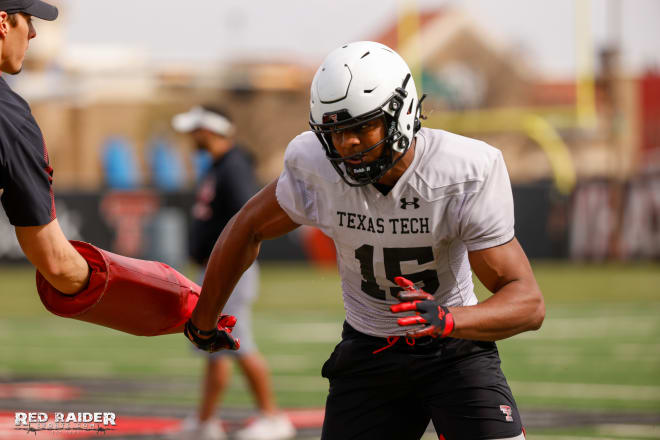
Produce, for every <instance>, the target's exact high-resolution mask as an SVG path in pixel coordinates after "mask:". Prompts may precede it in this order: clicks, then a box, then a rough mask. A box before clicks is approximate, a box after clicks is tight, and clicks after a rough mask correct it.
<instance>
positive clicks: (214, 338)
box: [183, 315, 241, 353]
mask: <svg viewBox="0 0 660 440" xmlns="http://www.w3.org/2000/svg"><path fill="white" fill-rule="evenodd" d="M235 324H236V317H235V316H232V315H220V319H219V320H218V327H217V328H215V329H213V330H206V331H205V330H200V329H199V328H197V326H196V325H195V324H193V322H192V318H190V319H189V320H188V321H187V322H186V325H185V327H184V328H183V333H184V334H185V335H186V337H187V338H188V339H189V340H190V342H192V343H193V344H194V345H195V346H196V347H197V348H199V349H200V350H204V351H208V352H209V353H213V352H216V351H220V350H238V348H239V347H240V346H241V342H240V340H238V339H237V338H234V337H233V336H232V335H231V330H232V328H233V327H234V325H235Z"/></svg>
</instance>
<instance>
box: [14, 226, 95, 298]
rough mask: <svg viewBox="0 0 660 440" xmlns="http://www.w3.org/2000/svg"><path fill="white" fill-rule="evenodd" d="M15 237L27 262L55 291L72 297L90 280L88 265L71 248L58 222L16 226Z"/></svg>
mask: <svg viewBox="0 0 660 440" xmlns="http://www.w3.org/2000/svg"><path fill="white" fill-rule="evenodd" d="M16 237H17V238H18V242H19V243H20V245H21V248H22V249H23V252H24V253H25V256H26V257H27V258H28V260H29V261H30V262H31V263H32V264H33V265H34V266H35V267H36V268H37V270H39V272H41V274H42V275H43V276H44V278H46V280H48V282H49V283H51V284H52V286H53V287H55V288H56V289H57V290H59V291H60V292H62V293H66V294H74V293H77V292H79V291H80V290H82V289H83V288H84V287H85V286H86V285H87V281H88V280H89V266H88V265H87V262H86V261H85V259H84V258H83V257H82V256H81V255H80V254H79V253H78V252H77V251H76V250H75V249H74V248H73V246H72V245H71V243H69V241H68V240H67V239H66V237H65V236H64V233H63V232H62V230H61V229H60V227H59V223H58V222H57V220H53V221H52V222H51V223H49V224H47V225H43V226H28V227H17V228H16Z"/></svg>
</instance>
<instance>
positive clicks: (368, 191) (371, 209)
mask: <svg viewBox="0 0 660 440" xmlns="http://www.w3.org/2000/svg"><path fill="white" fill-rule="evenodd" d="M416 139H417V143H416V146H415V158H414V159H413V162H412V164H411V165H410V166H409V167H408V169H407V170H406V171H405V173H404V174H403V175H402V176H401V178H400V179H399V180H398V182H397V183H396V185H395V186H394V188H392V190H391V191H390V192H389V193H388V194H387V195H383V194H382V193H381V192H380V191H378V190H377V189H376V188H375V187H374V186H373V185H366V186H362V187H350V186H348V185H346V184H345V183H344V181H343V180H342V179H341V178H340V177H339V175H338V174H337V172H336V171H335V169H334V168H333V167H332V165H331V164H330V162H329V161H328V159H327V158H326V156H325V152H324V151H323V149H322V148H321V144H320V142H319V141H318V139H317V138H316V135H315V134H314V133H312V132H305V133H302V134H301V135H299V136H297V137H296V138H295V139H293V140H292V141H291V143H290V144H289V146H288V147H287V150H286V154H285V158H284V170H283V171H282V174H281V175H280V178H279V181H278V183H277V192H276V194H277V200H278V202H279V204H280V206H281V207H282V209H284V211H285V212H286V213H287V214H288V215H289V216H290V217H291V219H292V220H293V221H294V222H296V223H300V224H304V225H310V226H316V227H318V228H320V229H321V230H322V231H323V232H324V233H325V234H327V235H328V236H329V237H330V238H332V239H333V240H334V243H335V247H336V249H337V264H338V266H339V273H340V275H341V280H342V290H343V297H344V308H345V310H346V320H347V321H348V323H349V324H350V325H351V326H353V327H354V328H355V329H357V330H359V331H360V332H362V333H365V334H368V335H372V336H379V337H387V336H393V335H403V334H404V333H405V331H404V330H403V328H402V327H400V326H399V325H397V322H396V320H397V318H398V317H400V316H405V314H400V313H399V314H397V315H395V314H393V313H392V312H390V310H389V306H390V305H391V304H395V303H398V300H397V299H396V297H395V294H396V293H397V292H398V291H399V290H400V288H399V287H397V285H396V284H395V283H394V278H395V277H397V276H404V277H406V278H408V279H409V280H411V281H413V282H414V283H415V284H416V285H417V286H418V287H421V288H423V289H424V290H425V291H427V292H429V293H431V294H433V296H434V297H435V298H436V300H438V301H439V303H440V304H442V305H445V306H449V307H451V306H465V305H474V304H476V303H477V298H476V296H475V294H474V286H473V284H472V272H471V270H470V265H469V262H468V258H467V251H474V250H480V249H486V248H490V247H493V246H498V245H501V244H503V243H506V242H508V241H510V240H511V239H512V238H513V235H514V230H513V226H514V218H513V197H512V194H511V183H510V182H509V176H508V173H507V170H506V166H505V164H504V160H503V158H502V153H501V152H500V151H499V150H497V149H496V148H494V147H491V146H490V145H488V144H486V143H485V142H482V141H478V140H475V139H470V138H467V137H463V136H458V135H456V134H452V133H449V132H447V131H442V130H433V129H428V128H422V129H421V130H420V131H419V132H418V133H417V134H416ZM411 314H412V312H411ZM406 329H407V330H409V329H410V328H409V327H407V328H406Z"/></svg>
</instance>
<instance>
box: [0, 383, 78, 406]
mask: <svg viewBox="0 0 660 440" xmlns="http://www.w3.org/2000/svg"><path fill="white" fill-rule="evenodd" d="M81 394H82V392H81V390H80V388H77V387H72V386H68V385H63V384H59V383H45V382H17V383H0V399H18V400H36V401H38V402H43V401H57V402H61V401H64V400H73V399H75V398H77V397H79V396H80V395H81Z"/></svg>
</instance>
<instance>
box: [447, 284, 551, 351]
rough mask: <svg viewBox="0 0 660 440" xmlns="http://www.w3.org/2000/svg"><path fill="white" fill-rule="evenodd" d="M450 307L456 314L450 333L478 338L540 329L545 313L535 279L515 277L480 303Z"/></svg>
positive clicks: (458, 336) (486, 338)
mask: <svg viewBox="0 0 660 440" xmlns="http://www.w3.org/2000/svg"><path fill="white" fill-rule="evenodd" d="M449 310H450V311H451V312H452V315H453V317H454V331H453V332H452V334H451V337H455V338H463V339H473V340H479V341H496V340H499V339H505V338H508V337H510V336H513V335H516V334H518V333H522V332H525V331H530V330H538V329H539V328H540V327H541V324H542V323H543V319H544V317H545V305H544V301H543V295H542V294H541V291H540V290H539V288H538V286H537V285H536V282H535V281H533V280H530V281H520V280H518V281H512V282H510V283H509V284H507V285H505V286H503V287H502V288H501V289H500V290H498V291H497V292H496V293H495V294H494V295H493V296H491V297H490V298H488V299H487V300H486V301H484V302H482V303H480V304H477V305H475V306H466V307H450V308H449Z"/></svg>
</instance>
